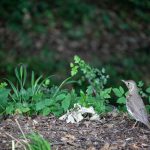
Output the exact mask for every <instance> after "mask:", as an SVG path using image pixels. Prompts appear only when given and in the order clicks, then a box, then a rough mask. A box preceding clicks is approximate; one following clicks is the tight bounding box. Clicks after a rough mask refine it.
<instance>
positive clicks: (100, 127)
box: [0, 113, 150, 150]
mask: <svg viewBox="0 0 150 150" xmlns="http://www.w3.org/2000/svg"><path fill="white" fill-rule="evenodd" d="M15 118H16V119H17V121H18V122H19V124H20V126H21V128H22V130H23V132H24V133H25V134H28V133H32V132H38V133H40V134H41V135H42V136H43V137H44V138H45V139H47V140H48V141H49V142H50V143H51V147H52V150H150V142H149V141H150V130H149V129H148V128H147V127H146V126H144V125H142V124H138V126H136V127H135V128H132V126H133V124H134V123H135V120H132V119H131V118H130V117H129V116H128V115H127V114H113V113H109V114H107V115H105V116H102V117H101V119H100V120H98V121H89V120H84V121H82V122H80V123H76V124H71V123H68V124H67V123H66V122H65V121H61V120H59V119H58V118H56V117H54V116H48V117H44V116H36V117H34V118H30V117H24V116H15ZM8 134H9V135H11V136H13V137H15V138H16V139H19V138H20V137H21V136H22V134H21V131H20V130H19V127H18V125H17V123H16V122H15V120H14V117H8V118H7V119H6V120H3V121H1V123H0V150H11V142H12V138H11V137H10V136H8ZM18 149H21V148H18Z"/></svg>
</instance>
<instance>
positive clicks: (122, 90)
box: [119, 86, 124, 95]
mask: <svg viewBox="0 0 150 150" xmlns="http://www.w3.org/2000/svg"><path fill="white" fill-rule="evenodd" d="M119 90H120V92H121V94H122V95H123V94H124V89H123V88H122V87H121V86H119Z"/></svg>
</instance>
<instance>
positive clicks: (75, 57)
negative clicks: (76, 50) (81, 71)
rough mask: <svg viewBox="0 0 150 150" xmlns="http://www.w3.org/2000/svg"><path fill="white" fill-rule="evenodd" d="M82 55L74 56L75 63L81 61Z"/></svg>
mask: <svg viewBox="0 0 150 150" xmlns="http://www.w3.org/2000/svg"><path fill="white" fill-rule="evenodd" d="M80 60H81V59H80V57H78V56H77V55H76V56H74V61H75V63H77V64H78V63H79V62H80Z"/></svg>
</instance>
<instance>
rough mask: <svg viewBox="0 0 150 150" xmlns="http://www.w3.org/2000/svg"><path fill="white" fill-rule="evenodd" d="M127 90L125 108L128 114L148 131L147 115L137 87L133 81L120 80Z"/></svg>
mask: <svg viewBox="0 0 150 150" xmlns="http://www.w3.org/2000/svg"><path fill="white" fill-rule="evenodd" d="M122 81H123V82H124V83H125V85H126V86H127V88H128V90H129V91H128V95H127V96H126V99H127V101H126V107H127V110H128V112H129V114H130V115H131V116H132V117H133V118H134V119H135V120H136V121H140V122H142V123H144V124H145V125H146V126H147V127H148V128H149V129H150V123H149V121H148V113H147V111H146V108H145V105H144V102H143V100H142V98H141V96H140V95H139V91H138V87H137V85H136V83H135V81H133V80H127V81H125V80H122Z"/></svg>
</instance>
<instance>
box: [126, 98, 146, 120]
mask: <svg viewBox="0 0 150 150" xmlns="http://www.w3.org/2000/svg"><path fill="white" fill-rule="evenodd" d="M129 103H130V104H129V107H130V110H131V111H132V112H133V114H136V116H135V115H134V116H133V117H135V118H136V119H137V120H139V121H141V122H143V123H147V122H148V114H147V111H146V108H145V105H144V103H143V100H142V98H141V97H140V96H139V95H134V97H130V101H129Z"/></svg>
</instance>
